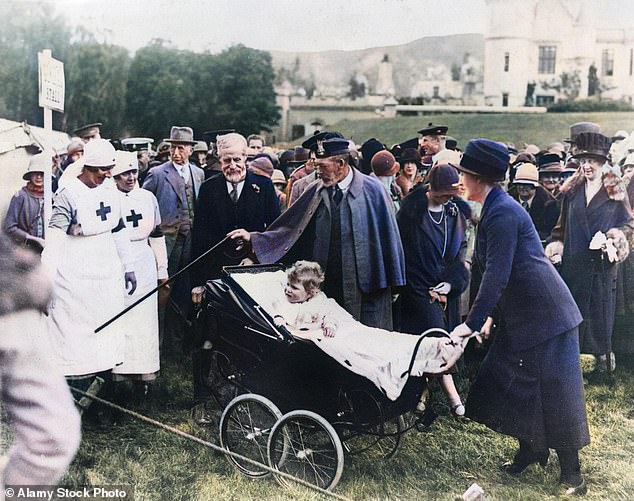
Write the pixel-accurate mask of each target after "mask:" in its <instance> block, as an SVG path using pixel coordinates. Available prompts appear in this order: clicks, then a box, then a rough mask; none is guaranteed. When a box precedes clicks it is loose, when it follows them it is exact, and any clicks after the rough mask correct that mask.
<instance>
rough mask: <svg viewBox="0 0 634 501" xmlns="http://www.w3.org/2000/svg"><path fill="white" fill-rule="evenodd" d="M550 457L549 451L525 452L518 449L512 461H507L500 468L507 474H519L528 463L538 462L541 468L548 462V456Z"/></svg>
mask: <svg viewBox="0 0 634 501" xmlns="http://www.w3.org/2000/svg"><path fill="white" fill-rule="evenodd" d="M549 457H550V451H548V450H546V451H544V452H525V451H523V450H520V451H518V452H517V454H515V457H514V458H513V461H512V462H508V463H505V464H503V465H502V468H503V469H504V471H505V472H506V473H508V474H509V475H519V474H520V473H522V472H523V471H524V470H525V469H526V468H528V467H529V466H530V465H532V464H535V463H538V464H539V465H540V466H541V467H542V468H545V467H546V465H547V464H548V458H549Z"/></svg>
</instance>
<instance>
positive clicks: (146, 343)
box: [4, 122, 634, 493]
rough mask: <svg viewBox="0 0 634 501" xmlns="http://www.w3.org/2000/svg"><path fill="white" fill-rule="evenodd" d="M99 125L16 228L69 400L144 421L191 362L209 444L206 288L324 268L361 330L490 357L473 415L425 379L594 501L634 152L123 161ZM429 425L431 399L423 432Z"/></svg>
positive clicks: (325, 141) (181, 149) (11, 224)
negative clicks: (252, 275) (593, 395)
mask: <svg viewBox="0 0 634 501" xmlns="http://www.w3.org/2000/svg"><path fill="white" fill-rule="evenodd" d="M100 125H101V124H97V123H96V124H89V125H87V126H84V127H82V128H80V129H78V130H77V131H75V132H76V134H77V136H78V137H77V138H75V139H73V140H72V141H71V142H70V144H69V146H68V151H67V155H66V157H65V158H63V159H60V158H59V156H52V155H51V154H50V153H49V152H42V153H40V154H38V155H35V156H33V157H32V158H31V161H30V163H29V166H28V169H27V171H26V172H25V174H24V179H25V181H26V185H25V186H24V187H23V188H22V189H21V190H20V191H19V192H18V193H17V194H16V195H15V196H14V197H13V199H12V201H11V204H10V207H9V211H8V214H7V216H6V218H5V221H4V229H5V232H6V233H7V234H8V235H9V236H10V237H11V238H12V239H13V240H14V241H15V242H16V243H18V244H20V245H24V246H27V247H30V248H32V249H34V250H35V251H36V252H41V253H42V262H43V264H44V267H45V269H46V270H47V271H48V273H49V277H50V279H51V282H52V284H53V292H52V299H51V301H50V303H49V304H48V307H47V315H48V317H47V326H48V335H47V338H48V343H49V344H50V353H51V354H52V356H53V358H54V360H55V362H56V363H57V364H58V366H59V367H60V368H61V370H62V372H63V374H64V375H65V376H66V378H67V381H68V384H69V385H70V386H71V387H75V388H79V389H81V390H84V391H88V392H92V393H97V392H101V393H100V394H101V395H102V396H105V398H112V399H114V400H115V401H117V402H119V403H122V404H127V403H129V400H130V399H135V400H136V401H137V403H142V402H144V401H145V400H146V399H148V398H149V397H150V396H151V395H152V393H153V389H154V388H155V385H156V382H157V380H159V378H158V374H159V370H160V359H161V356H173V357H182V356H184V353H185V352H186V351H189V352H191V357H192V366H193V382H194V402H193V404H194V406H193V413H192V415H193V417H194V419H195V420H196V421H197V422H199V423H205V422H206V421H207V420H208V416H207V415H206V409H207V407H206V404H207V402H208V401H209V400H210V397H211V390H212V389H211V388H210V385H209V381H208V379H209V374H208V372H209V365H210V357H211V356H212V353H213V346H214V333H213V329H211V328H206V329H196V328H195V327H196V326H195V325H192V324H195V323H196V316H197V315H196V311H197V310H196V309H197V308H198V307H199V306H200V304H201V302H202V300H203V293H204V286H205V283H206V282H207V281H208V280H211V279H214V278H218V277H219V276H220V275H221V272H222V267H223V266H226V265H237V264H245V263H262V264H269V263H277V262H282V263H286V264H288V265H289V266H290V265H292V264H293V263H295V262H297V261H298V260H304V261H308V262H311V263H316V265H315V266H317V268H318V271H317V272H316V273H317V275H318V276H319V277H320V278H319V285H320V289H321V291H322V292H320V293H319V294H322V293H323V294H324V297H327V298H330V299H331V300H333V301H335V302H336V303H337V304H338V305H339V306H341V307H343V309H345V311H346V312H347V314H349V315H350V316H351V317H352V318H353V319H355V320H357V321H359V322H361V323H362V324H363V325H365V326H367V327H371V328H377V329H381V330H382V331H395V332H400V333H408V334H419V333H421V332H422V331H424V330H426V329H428V328H430V327H440V328H444V329H446V330H448V331H450V332H451V333H452V335H453V336H458V337H470V336H472V335H474V334H475V333H479V338H481V339H482V338H484V339H487V338H492V342H491V343H490V346H489V347H488V352H487V355H486V358H485V359H484V361H483V362H482V364H481V366H480V368H479V372H478V376H477V378H476V380H475V382H474V383H473V384H472V386H471V388H470V392H469V395H468V397H467V400H466V402H465V403H463V401H462V398H461V396H460V394H459V392H458V390H457V389H456V386H455V384H454V380H453V377H452V374H451V371H448V372H445V373H443V374H440V375H430V376H429V377H430V379H431V378H433V379H435V380H437V381H438V383H439V386H440V387H441V388H442V389H443V391H444V392H445V394H446V396H447V399H448V401H449V404H450V410H451V413H452V414H453V415H454V416H456V417H459V418H460V417H463V416H467V417H469V418H471V419H473V420H475V421H478V422H481V423H484V424H486V425H487V426H489V427H490V428H492V429H494V430H497V431H500V432H502V433H505V434H508V435H511V436H513V437H516V438H517V439H518V440H519V450H518V453H517V454H516V456H515V458H514V459H513V461H511V462H510V463H509V464H508V465H507V471H508V472H509V473H512V474H517V473H521V472H522V471H523V470H524V469H525V468H526V467H527V466H528V465H530V464H532V463H542V464H545V462H546V461H547V460H548V455H549V454H548V453H549V449H555V450H556V451H557V454H558V456H559V462H560V465H561V482H562V483H563V484H564V485H565V486H566V488H568V489H569V490H570V491H571V492H572V493H583V492H585V489H586V487H585V482H584V480H583V477H582V475H581V472H580V463H579V458H578V451H579V449H581V448H582V447H583V446H585V445H587V444H588V443H589V434H588V426H587V421H586V412H585V401H584V390H583V384H584V381H583V380H582V373H581V369H580V354H591V355H593V356H594V358H595V360H596V368H595V370H594V371H593V372H592V373H591V374H590V375H589V376H588V378H587V379H588V381H586V382H588V383H591V384H592V383H595V384H608V385H609V384H612V383H613V381H614V370H615V366H616V361H617V360H623V361H627V360H628V359H629V358H630V357H631V355H632V353H633V352H634V338H633V337H632V335H631V332H630V331H629V325H630V323H629V321H628V319H630V318H631V316H632V314H633V313H634V275H633V273H634V261H633V259H634V258H631V257H629V249H630V242H631V241H632V240H631V239H632V236H633V233H634V222H633V221H632V214H631V203H632V202H633V201H634V200H633V196H634V185H632V183H630V179H631V176H632V173H633V172H634V153H632V151H634V147H633V148H631V149H630V148H629V147H628V146H627V145H628V144H629V143H628V138H627V134H625V133H622V132H620V133H618V134H617V135H616V136H615V137H609V136H606V135H604V134H603V133H601V130H600V127H599V125H597V124H594V123H590V122H580V123H577V124H573V125H571V126H570V137H569V138H566V139H565V140H562V141H561V142H553V143H552V144H550V145H548V146H546V147H544V148H540V147H538V146H536V145H533V144H525V145H524V146H523V147H521V148H516V147H515V145H512V144H505V143H502V142H498V141H493V140H489V139H472V140H471V141H469V142H468V143H467V144H466V145H465V147H464V151H462V149H461V148H459V145H458V142H457V141H456V140H455V139H453V138H451V137H450V136H448V135H447V134H448V132H449V131H448V127H447V126H444V125H438V124H433V123H429V124H428V125H427V126H425V127H424V128H422V129H420V130H419V131H418V135H419V137H415V138H412V139H408V140H406V141H403V142H401V143H398V144H395V145H391V146H389V147H388V145H385V144H383V143H382V142H381V141H380V140H378V139H376V138H370V139H368V140H367V141H365V142H364V143H363V144H361V145H357V144H355V143H354V142H353V141H350V140H348V139H346V138H345V137H344V136H343V135H342V134H340V133H338V132H334V131H321V132H319V131H316V132H315V134H314V135H312V136H310V137H308V138H307V139H306V140H305V141H304V142H303V143H302V144H301V146H297V147H294V148H292V149H286V150H278V149H274V148H272V147H269V146H267V145H265V141H264V139H263V137H261V136H258V135H251V136H248V137H244V136H243V135H241V134H239V133H237V132H235V131H232V130H223V131H213V132H212V133H207V134H208V135H207V137H208V138H209V139H211V142H209V143H208V142H205V141H199V140H196V139H195V138H194V132H193V131H192V129H191V128H189V127H185V126H174V127H172V129H171V131H170V135H169V138H166V139H165V140H164V141H163V142H162V143H161V144H160V145H159V146H158V148H157V151H156V152H154V151H152V149H151V148H150V140H148V141H132V140H123V141H121V142H120V144H121V145H122V147H123V148H125V147H126V146H128V147H129V146H131V147H130V148H128V149H131V150H133V151H123V150H116V149H115V147H114V146H113V143H115V142H112V141H107V140H105V139H102V138H101V136H100ZM624 134H625V135H624ZM52 160H54V161H55V165H54V174H55V180H54V186H55V188H56V192H55V195H54V202H53V210H52V216H51V219H50V222H49V223H48V226H47V227H45V226H46V222H45V220H44V215H43V189H44V188H43V185H44V183H43V175H44V172H45V170H46V169H45V166H46V162H50V161H52ZM216 246H218V251H217V252H215V253H213V254H209V253H208V251H209V250H210V249H212V248H214V247H216ZM236 249H245V250H246V253H245V252H239V251H237V250H236ZM194 261H196V266H194V267H192V268H191V269H187V270H185V272H184V273H183V272H182V270H183V269H185V268H186V267H187V266H188V265H189V264H190V263H192V262H194ZM170 277H172V278H171V279H170ZM157 286H161V287H160V289H159V290H158V292H157V293H156V294H154V295H152V296H150V298H149V299H148V300H146V301H144V302H142V303H141V304H140V305H139V306H138V307H135V308H133V309H132V310H131V311H130V312H129V313H127V314H125V315H124V316H122V317H121V318H120V319H118V320H117V321H115V322H113V323H111V324H109V325H108V326H107V327H105V328H104V329H103V330H99V331H98V332H95V330H96V329H97V327H99V326H100V325H102V324H103V323H104V322H106V321H107V320H109V319H110V318H112V317H113V316H114V315H116V314H117V313H119V312H120V311H121V310H122V309H123V308H124V307H126V306H129V305H131V304H132V303H134V302H135V301H136V300H137V299H138V298H140V297H142V296H144V295H146V294H147V293H148V292H150V291H152V290H153V289H155V288H156V287H157ZM304 292H306V291H304ZM304 292H302V291H301V290H300V291H299V293H300V294H301V293H304ZM296 293H298V292H297V291H292V290H291V291H290V294H291V296H292V294H296ZM320 297H321V296H320ZM291 302H292V301H291ZM324 304H325V303H324ZM323 328H324V329H328V330H325V331H324V334H325V335H326V336H332V335H333V334H334V330H336V329H334V327H333V325H332V324H326V323H325V324H324V327H323ZM192 332H195V334H192ZM615 353H616V354H617V356H616V357H615ZM87 403H89V400H88V401H86V400H83V401H82V402H81V405H82V406H84V407H87V405H86V404H87ZM429 405H430V404H429V399H428V395H427V394H423V395H421V399H420V402H419V405H418V407H417V409H418V411H420V412H424V411H425V410H426V408H427V407H428V406H429ZM88 412H90V410H89V411H88Z"/></svg>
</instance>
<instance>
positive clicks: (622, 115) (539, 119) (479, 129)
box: [329, 112, 634, 149]
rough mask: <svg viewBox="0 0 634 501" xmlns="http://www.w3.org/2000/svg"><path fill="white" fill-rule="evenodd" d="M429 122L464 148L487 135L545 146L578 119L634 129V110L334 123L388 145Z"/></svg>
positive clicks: (610, 129) (609, 130)
mask: <svg viewBox="0 0 634 501" xmlns="http://www.w3.org/2000/svg"><path fill="white" fill-rule="evenodd" d="M429 122H433V123H437V124H445V125H448V126H449V135H450V136H453V137H455V138H456V139H457V140H458V145H459V147H460V148H461V149H464V147H465V146H466V144H467V142H468V141H469V140H470V139H473V138H476V137H487V138H490V139H495V140H498V141H505V142H508V141H510V142H513V143H515V145H516V146H517V147H522V146H523V144H524V143H525V142H526V143H534V144H537V145H538V146H540V147H541V148H545V147H546V146H547V145H548V144H549V143H552V142H555V141H561V140H562V139H564V138H567V137H569V129H568V127H569V126H570V125H571V124H573V123H575V122H596V123H598V124H599V125H600V126H601V130H602V131H603V132H604V133H605V134H607V135H612V134H614V133H615V132H616V131H617V130H619V129H624V130H626V131H628V132H631V131H632V129H634V112H615V113H544V114H521V113H508V114H477V113H469V114H446V115H425V116H419V117H396V118H383V119H367V120H344V121H341V122H338V123H336V124H334V125H332V126H329V128H331V130H338V131H340V132H341V133H343V135H344V136H346V137H349V138H353V139H354V141H356V142H357V143H358V144H361V143H363V142H364V141H365V140H366V139H368V138H371V137H376V138H377V139H378V140H380V141H382V142H383V143H385V144H387V145H388V147H390V146H392V145H393V144H395V143H399V142H401V141H405V140H406V139H409V138H412V137H418V134H417V133H416V131H417V130H419V129H421V128H422V127H424V126H426V125H427V124H428V123H429Z"/></svg>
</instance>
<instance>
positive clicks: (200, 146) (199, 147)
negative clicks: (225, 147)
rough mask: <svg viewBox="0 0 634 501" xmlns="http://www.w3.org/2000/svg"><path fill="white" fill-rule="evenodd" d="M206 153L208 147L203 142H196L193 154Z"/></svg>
mask: <svg viewBox="0 0 634 501" xmlns="http://www.w3.org/2000/svg"><path fill="white" fill-rule="evenodd" d="M208 151H209V146H207V143H206V142H205V141H196V145H195V146H194V149H193V153H207V152H208Z"/></svg>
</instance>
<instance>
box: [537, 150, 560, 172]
mask: <svg viewBox="0 0 634 501" xmlns="http://www.w3.org/2000/svg"><path fill="white" fill-rule="evenodd" d="M537 165H538V166H539V172H562V171H563V170H564V166H563V162H562V161H561V157H560V156H559V155H557V153H544V154H542V155H540V156H539V157H538V159H537Z"/></svg>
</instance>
